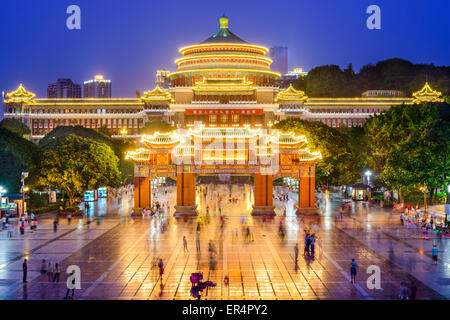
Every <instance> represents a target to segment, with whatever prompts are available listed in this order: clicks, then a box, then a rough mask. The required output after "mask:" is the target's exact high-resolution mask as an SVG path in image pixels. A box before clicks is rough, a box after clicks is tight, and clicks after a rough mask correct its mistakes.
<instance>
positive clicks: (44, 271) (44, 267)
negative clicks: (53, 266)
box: [40, 259, 47, 276]
mask: <svg viewBox="0 0 450 320" xmlns="http://www.w3.org/2000/svg"><path fill="white" fill-rule="evenodd" d="M40 271H41V275H42V276H43V275H45V274H46V273H47V263H46V262H45V259H42V262H41V270H40Z"/></svg>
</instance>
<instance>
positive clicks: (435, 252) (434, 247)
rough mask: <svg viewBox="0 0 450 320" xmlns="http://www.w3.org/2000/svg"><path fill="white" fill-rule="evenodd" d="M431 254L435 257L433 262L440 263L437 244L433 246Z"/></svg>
mask: <svg viewBox="0 0 450 320" xmlns="http://www.w3.org/2000/svg"><path fill="white" fill-rule="evenodd" d="M431 256H432V257H433V264H435V265H436V264H437V263H438V248H437V246H436V244H434V245H433V248H432V249H431Z"/></svg>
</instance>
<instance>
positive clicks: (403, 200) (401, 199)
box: [398, 188, 405, 203]
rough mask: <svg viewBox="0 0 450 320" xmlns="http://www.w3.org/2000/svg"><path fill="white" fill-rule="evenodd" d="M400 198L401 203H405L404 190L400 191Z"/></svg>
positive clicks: (400, 189)
mask: <svg viewBox="0 0 450 320" xmlns="http://www.w3.org/2000/svg"><path fill="white" fill-rule="evenodd" d="M398 197H399V200H400V203H405V199H404V198H403V191H402V188H399V189H398Z"/></svg>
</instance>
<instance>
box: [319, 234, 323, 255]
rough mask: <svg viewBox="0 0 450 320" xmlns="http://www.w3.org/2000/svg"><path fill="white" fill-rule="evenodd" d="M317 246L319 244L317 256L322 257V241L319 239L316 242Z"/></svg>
mask: <svg viewBox="0 0 450 320" xmlns="http://www.w3.org/2000/svg"><path fill="white" fill-rule="evenodd" d="M318 244H319V255H322V252H323V251H322V239H320V238H319V241H318Z"/></svg>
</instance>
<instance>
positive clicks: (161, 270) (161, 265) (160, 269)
mask: <svg viewBox="0 0 450 320" xmlns="http://www.w3.org/2000/svg"><path fill="white" fill-rule="evenodd" d="M158 268H159V277H160V278H161V284H162V281H163V274H164V263H163V261H162V259H159V263H158Z"/></svg>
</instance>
